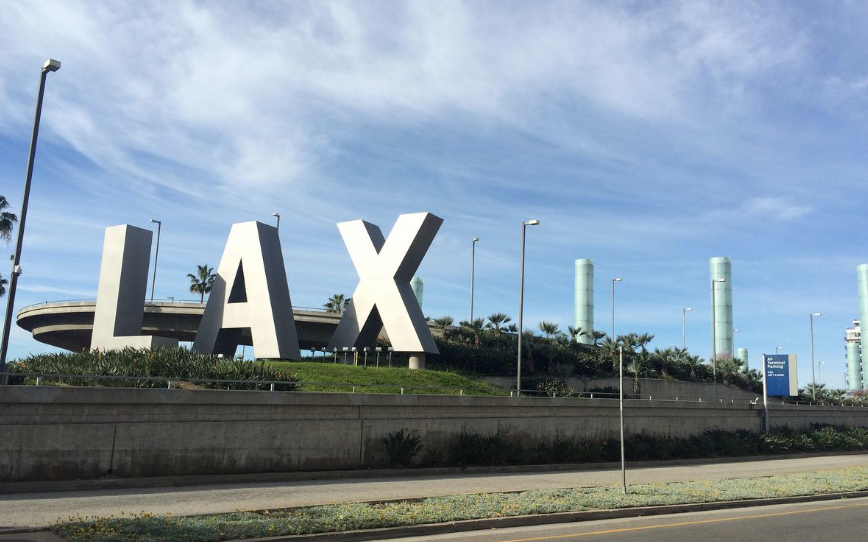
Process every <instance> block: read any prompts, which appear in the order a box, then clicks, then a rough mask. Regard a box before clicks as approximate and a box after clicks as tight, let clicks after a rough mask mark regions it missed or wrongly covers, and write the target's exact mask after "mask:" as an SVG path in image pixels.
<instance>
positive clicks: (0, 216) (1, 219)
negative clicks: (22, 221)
mask: <svg viewBox="0 0 868 542" xmlns="http://www.w3.org/2000/svg"><path fill="white" fill-rule="evenodd" d="M8 207H9V202H8V201H6V196H0V239H3V240H4V241H6V244H9V241H11V240H12V229H13V228H14V227H15V223H16V222H18V217H17V216H15V215H14V214H13V213H9V212H6V211H4V209H7V208H8Z"/></svg>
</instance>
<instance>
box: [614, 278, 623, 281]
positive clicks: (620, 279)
mask: <svg viewBox="0 0 868 542" xmlns="http://www.w3.org/2000/svg"><path fill="white" fill-rule="evenodd" d="M622 280H624V279H622V278H617V279H612V282H621V281H622Z"/></svg>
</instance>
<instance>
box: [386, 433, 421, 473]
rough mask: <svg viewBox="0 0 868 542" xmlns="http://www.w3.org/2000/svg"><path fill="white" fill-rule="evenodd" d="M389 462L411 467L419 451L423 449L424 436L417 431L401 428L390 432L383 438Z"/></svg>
mask: <svg viewBox="0 0 868 542" xmlns="http://www.w3.org/2000/svg"><path fill="white" fill-rule="evenodd" d="M383 446H384V447H385V448H386V455H387V456H388V457H389V463H390V464H392V465H398V466H401V467H409V466H410V464H411V463H412V462H413V458H415V457H416V456H417V455H418V454H419V452H421V451H422V438H421V437H420V436H419V435H417V434H416V433H415V432H411V431H407V430H406V429H401V430H400V431H398V432H397V433H389V436H387V437H386V438H384V439H383Z"/></svg>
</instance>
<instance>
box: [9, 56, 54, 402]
mask: <svg viewBox="0 0 868 542" xmlns="http://www.w3.org/2000/svg"><path fill="white" fill-rule="evenodd" d="M59 69H60V61H58V60H54V59H53V58H49V59H48V60H46V61H45V64H43V65H42V73H41V75H40V77H39V95H38V97H37V98H36V113H35V115H34V118H33V135H32V136H31V138H30V156H29V158H28V160H27V175H26V176H25V178H24V197H22V198H21V214H20V215H19V216H18V237H17V240H16V242H15V254H14V255H13V257H12V274H11V276H10V277H9V291H8V293H7V295H8V298H7V300H6V317H5V319H4V320H3V339H2V341H0V384H3V385H5V384H6V383H7V382H8V381H9V378H8V377H9V375H8V373H7V372H6V354H7V352H8V349H9V331H10V329H11V327H12V311H13V310H14V308H15V289H16V287H17V285H18V276H19V275H21V247H22V245H23V243H24V224H25V222H26V220H27V204H28V202H29V200H30V181H31V179H32V178H33V162H34V160H35V159H36V141H37V139H38V138H39V121H40V119H41V118H42V97H43V95H44V94H45V79H46V76H47V75H48V72H56V71H57V70H59Z"/></svg>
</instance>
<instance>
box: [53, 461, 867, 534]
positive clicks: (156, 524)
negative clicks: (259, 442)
mask: <svg viewBox="0 0 868 542" xmlns="http://www.w3.org/2000/svg"><path fill="white" fill-rule="evenodd" d="M864 489H868V468H865V467H861V468H848V469H834V470H827V471H823V472H811V473H799V474H787V475H777V476H764V477H761V478H736V479H729V480H697V481H689V482H670V483H663V484H641V485H631V486H630V488H629V492H628V494H627V495H622V494H621V488H620V486H603V487H587V488H582V487H580V488H570V489H540V490H531V491H520V492H511V493H475V494H467V495H449V496H442V497H429V498H425V499H418V500H409V501H392V502H385V503H384V502H369V503H365V502H355V503H342V504H329V505H324V506H307V507H300V508H286V509H282V510H262V511H258V512H233V513H230V514H211V515H202V516H187V517H173V516H165V517H159V516H156V515H154V514H148V513H143V514H140V515H133V517H123V518H114V517H113V518H75V519H74V520H72V521H69V522H66V523H62V524H60V525H57V526H55V527H54V530H55V531H56V532H57V533H58V534H60V536H62V537H64V538H65V539H66V540H70V541H72V542H127V541H133V540H135V541H138V542H157V541H163V540H189V541H194V542H208V541H212V540H237V539H250V538H255V539H263V538H266V537H278V536H281V537H282V536H290V535H299V534H310V533H326V532H345V531H357V530H361V529H376V528H384V527H396V526H400V525H420V524H431V523H444V522H455V521H462V520H470V519H480V518H492V517H504V516H521V515H530V514H551V513H557V512H571V511H579V510H609V509H613V508H631V507H639V506H661V505H675V504H687V503H703V502H720V501H741V500H746V499H762V498H771V497H785V496H800V495H812V494H830V493H844V492H852V491H860V490H864Z"/></svg>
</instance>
